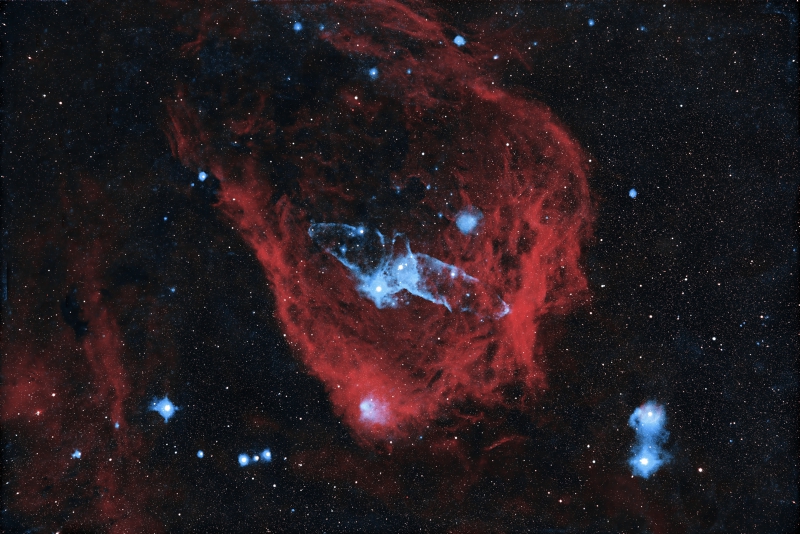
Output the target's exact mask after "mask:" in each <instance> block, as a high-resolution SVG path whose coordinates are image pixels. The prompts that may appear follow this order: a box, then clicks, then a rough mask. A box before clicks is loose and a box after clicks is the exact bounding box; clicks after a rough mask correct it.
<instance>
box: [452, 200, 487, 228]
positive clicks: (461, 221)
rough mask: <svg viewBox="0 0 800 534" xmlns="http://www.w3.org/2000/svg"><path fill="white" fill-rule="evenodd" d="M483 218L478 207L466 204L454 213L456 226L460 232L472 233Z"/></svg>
mask: <svg viewBox="0 0 800 534" xmlns="http://www.w3.org/2000/svg"><path fill="white" fill-rule="evenodd" d="M481 219H483V214H482V213H481V211H480V210H479V209H478V208H475V207H472V206H468V207H466V208H464V209H462V210H461V211H459V212H458V215H456V226H458V229H459V230H460V231H461V233H462V234H472V233H474V232H475V230H476V229H477V228H478V224H479V223H480V222H481Z"/></svg>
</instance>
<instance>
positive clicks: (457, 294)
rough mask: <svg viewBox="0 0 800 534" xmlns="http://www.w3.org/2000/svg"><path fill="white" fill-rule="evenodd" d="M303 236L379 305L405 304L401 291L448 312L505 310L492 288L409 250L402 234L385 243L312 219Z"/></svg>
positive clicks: (371, 234)
mask: <svg viewBox="0 0 800 534" xmlns="http://www.w3.org/2000/svg"><path fill="white" fill-rule="evenodd" d="M308 235H309V236H310V237H311V238H312V239H313V240H314V242H315V243H317V244H318V245H319V246H321V247H322V248H324V249H325V251H326V252H328V253H329V254H331V255H332V256H333V257H335V258H336V259H338V260H339V261H340V262H341V263H342V264H343V265H344V266H345V267H347V269H348V270H349V271H350V274H351V275H352V276H353V277H354V278H355V282H356V289H357V290H358V292H359V293H360V294H361V295H362V296H364V297H366V298H368V299H370V300H372V301H373V302H374V303H375V305H376V306H377V307H378V308H379V309H383V308H387V307H389V308H395V307H397V306H398V305H399V304H400V303H401V302H407V300H404V299H402V295H399V294H400V293H401V292H403V291H405V292H408V293H410V294H412V295H415V296H417V297H420V298H423V299H425V300H428V301H430V302H433V303H435V304H440V305H442V306H444V307H445V308H447V309H448V310H449V311H453V308H455V309H456V310H458V311H462V312H471V313H475V314H477V315H481V316H493V317H495V318H500V317H503V316H504V315H506V314H508V312H509V311H510V308H509V307H508V304H506V303H505V302H503V300H502V299H501V298H500V297H499V296H498V295H497V293H496V292H495V291H493V290H491V289H490V288H488V287H486V286H485V285H484V284H483V283H482V282H481V281H480V280H478V279H477V278H474V277H472V276H470V275H468V274H467V273H466V272H464V271H463V270H462V269H459V268H458V267H456V266H454V265H450V264H447V263H444V262H443V261H440V260H437V259H436V258H433V257H431V256H428V255H427V254H417V253H414V252H411V248H410V246H409V244H408V240H407V239H406V238H405V236H403V235H402V234H395V236H394V238H393V239H392V242H391V243H387V242H386V240H385V239H384V236H383V234H381V233H380V232H379V231H377V230H371V229H366V228H364V227H355V226H350V225H348V224H337V223H318V224H312V225H311V227H310V228H309V230H308ZM481 297H483V298H481Z"/></svg>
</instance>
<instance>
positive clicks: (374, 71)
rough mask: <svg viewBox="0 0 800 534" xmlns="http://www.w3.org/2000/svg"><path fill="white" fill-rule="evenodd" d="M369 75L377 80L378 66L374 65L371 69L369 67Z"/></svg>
mask: <svg viewBox="0 0 800 534" xmlns="http://www.w3.org/2000/svg"><path fill="white" fill-rule="evenodd" d="M369 77H370V78H372V79H373V80H375V79H376V78H377V77H378V68H377V67H372V68H371V69H369Z"/></svg>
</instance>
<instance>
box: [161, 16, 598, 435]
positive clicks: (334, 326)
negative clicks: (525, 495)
mask: <svg viewBox="0 0 800 534" xmlns="http://www.w3.org/2000/svg"><path fill="white" fill-rule="evenodd" d="M278 9H284V12H285V13H284V14H285V15H286V16H292V17H296V18H297V20H300V19H302V20H303V24H304V25H305V27H306V28H311V29H313V32H314V33H315V36H314V37H313V38H314V39H316V40H318V41H319V45H318V47H322V48H324V50H326V51H327V52H326V53H327V54H335V55H337V57H338V58H344V59H343V61H349V62H350V63H349V64H351V65H353V64H354V65H358V66H359V67H358V68H359V69H362V70H363V73H362V74H361V75H358V74H356V75H355V76H351V77H350V78H348V79H343V78H341V77H340V78H338V81H335V82H331V83H327V82H325V81H324V80H322V81H319V84H320V85H321V86H323V88H322V89H319V91H321V92H324V95H325V98H324V99H321V98H313V97H308V98H303V97H300V98H299V99H298V100H297V101H296V102H295V103H293V104H292V105H293V107H292V109H291V117H290V118H289V119H287V118H286V116H285V115H286V114H287V113H288V112H287V111H286V109H282V108H281V106H280V99H279V94H281V91H283V92H285V91H286V90H287V89H286V83H287V82H286V81H283V80H282V81H281V82H280V84H282V85H281V88H279V87H278V85H279V83H278V82H277V81H275V83H260V84H259V85H258V86H257V87H255V88H254V89H253V94H255V95H256V96H257V97H256V98H249V99H244V100H240V101H238V102H234V103H232V104H230V106H229V108H228V109H221V110H220V109H218V110H216V112H215V113H214V114H211V113H208V112H207V111H206V112H205V113H204V112H203V111H204V110H203V105H202V104H201V101H202V97H203V96H204V91H209V92H210V91H211V90H212V89H211V88H208V89H204V88H202V87H195V86H192V87H189V86H179V87H178V88H177V93H176V96H175V98H174V100H173V101H172V102H169V103H168V110H169V121H168V124H167V126H166V128H165V131H166V133H167V136H168V138H169V140H170V144H171V148H172V151H173V155H174V156H175V157H176V158H178V159H179V160H180V161H181V162H182V163H183V164H184V165H185V166H187V167H189V168H191V169H192V170H193V171H203V172H207V173H209V174H211V175H213V176H214V177H215V178H216V179H218V180H219V182H220V185H219V191H218V197H217V198H218V202H217V208H218V210H219V212H220V213H221V214H223V215H224V216H225V217H227V218H228V219H229V220H230V221H231V223H232V225H234V226H235V228H236V229H237V230H238V232H239V233H240V235H241V236H242V238H243V239H244V240H245V241H246V242H247V243H248V244H249V246H250V247H251V248H252V250H253V252H254V253H255V255H256V257H257V258H258V261H259V262H260V263H261V265H262V266H263V268H264V273H265V275H266V279H267V280H268V282H269V285H270V288H271V290H272V292H273V294H274V298H275V313H276V316H277V318H278V319H279V321H280V323H281V325H282V328H283V330H284V333H285V335H286V338H287V340H288V341H289V343H290V344H291V346H292V348H293V350H294V352H295V354H296V356H297V357H298V358H299V359H300V360H301V361H302V363H303V364H304V366H305V368H306V370H307V371H308V372H309V373H310V374H312V375H313V376H315V377H316V378H318V379H319V380H320V381H322V382H323V383H324V385H325V387H326V390H327V392H328V394H329V396H330V400H331V401H332V404H333V407H334V410H335V412H336V415H337V416H338V417H341V419H342V420H343V421H344V423H345V424H346V425H347V426H348V427H349V428H350V429H351V432H352V434H353V435H354V436H355V437H356V439H357V440H359V441H360V442H361V443H362V444H364V445H380V444H386V443H388V442H393V443H395V444H397V443H398V442H402V441H403V440H407V439H410V438H413V437H415V436H417V435H418V434H419V433H421V432H424V431H425V429H426V428H429V427H430V426H431V423H432V422H433V421H436V420H441V419H448V418H450V417H451V416H452V415H453V414H454V413H456V412H459V411H460V410H462V409H463V407H464V406H467V405H470V406H472V405H475V406H479V407H482V408H486V409H492V408H498V407H521V408H523V409H524V408H525V407H526V406H530V405H531V404H532V403H535V400H536V398H537V396H539V395H540V393H541V392H542V391H543V390H544V389H545V388H546V387H547V377H546V376H545V370H544V369H545V368H544V365H543V361H544V357H545V354H544V353H543V348H542V342H541V339H540V338H541V336H540V333H539V332H540V326H541V324H542V322H543V320H545V319H546V318H547V317H548V316H551V315H556V314H563V313H565V312H566V311H568V310H570V309H572V308H574V306H575V304H576V303H580V302H581V301H582V299H584V298H585V296H586V290H587V281H586V277H585V275H584V273H583V271H582V268H581V264H580V258H581V248H582V245H583V244H584V243H585V242H586V240H587V239H588V238H589V237H590V235H591V227H592V221H593V213H592V207H591V201H590V192H589V187H588V183H587V173H588V162H587V157H586V155H585V153H584V152H583V150H582V149H581V147H580V146H579V144H578V143H577V142H576V140H575V139H574V138H573V137H572V136H571V135H570V134H569V132H568V131H567V129H566V128H565V127H564V126H563V125H562V124H561V123H560V121H559V120H558V119H557V118H556V117H555V116H554V114H553V113H552V111H551V110H550V109H548V108H547V107H546V106H545V105H543V104H541V103H538V102H535V101H533V100H531V99H530V98H527V97H526V96H525V95H522V94H518V93H516V92H514V91H511V90H508V89H504V88H502V87H501V84H500V83H499V81H498V80H496V79H495V78H494V77H493V75H492V73H491V72H490V71H489V70H487V69H486V68H483V67H482V65H485V64H487V63H488V60H489V58H490V57H491V54H492V53H495V52H493V51H490V50H489V48H488V46H486V45H480V44H475V43H471V42H467V44H466V46H457V45H456V44H454V35H455V33H454V31H453V30H452V29H451V28H450V27H449V26H448V25H447V24H445V23H443V22H438V21H437V20H436V17H435V13H433V12H432V11H430V10H427V8H425V7H424V6H423V5H421V4H420V5H416V4H414V5H407V4H401V3H398V2H388V1H387V2H350V3H347V4H339V3H332V4H326V5H325V7H324V8H323V6H322V5H318V6H311V7H307V8H305V11H304V12H302V13H301V16H298V14H297V13H298V9H300V10H301V11H302V8H300V7H298V6H291V10H290V8H289V7H284V8H280V7H279V8H278ZM426 10H427V11H426ZM287 20H288V19H287ZM205 24H206V25H207V26H208V27H209V28H210V27H211V26H213V25H214V21H213V20H212V19H208V20H206V21H205ZM220 27H221V26H219V25H218V26H217V28H220ZM215 31H217V35H216V36H215V37H214V39H217V40H219V39H225V38H227V39H231V38H232V37H236V38H237V39H238V43H239V45H240V46H247V43H248V40H249V41H250V42H253V41H256V40H257V39H259V38H261V37H259V35H256V32H255V31H250V27H249V26H247V25H245V24H244V23H242V24H241V25H237V24H235V23H230V24H229V25H228V26H227V27H226V28H225V29H224V30H219V29H217V30H215ZM309 31H310V30H309ZM220 32H223V33H226V34H227V37H221V36H220V35H219V33H220ZM248 32H250V33H248ZM208 35H209V34H208V33H206V32H205V31H201V32H200V35H199V37H198V38H197V40H195V41H193V42H192V43H189V44H188V45H187V46H186V47H185V49H184V52H185V53H186V54H187V55H193V54H195V53H197V51H198V50H200V49H201V48H202V47H203V46H205V43H206V42H207V40H208V39H210V37H208ZM309 62H310V61H309ZM309 68H311V67H309ZM233 83H246V80H245V81H243V80H242V79H241V78H240V79H238V80H235V81H234V82H233ZM297 83H298V84H300V83H301V82H300V81H297ZM254 85H255V84H254ZM231 87H232V86H231ZM213 90H214V91H219V90H220V89H219V87H215V88H213ZM297 91H303V89H302V88H298V89H297ZM224 92H225V89H223V93H224ZM225 98H228V95H226V96H225ZM232 98H233V97H231V99H232ZM397 132H399V133H397ZM399 137H402V138H403V139H404V144H403V147H402V148H403V150H402V151H400V154H401V155H400V156H399V157H398V156H397V155H396V154H397V153H398V151H397V150H394V151H393V150H390V149H389V148H387V147H392V146H396V144H395V145H392V141H397V139H398V138H399ZM230 139H235V140H237V143H239V146H240V147H241V148H242V149H240V150H231V149H230V147H229V145H230V143H229V142H223V140H225V141H229V140H230ZM287 175H291V184H290V186H287V185H286V184H287V181H288V178H287ZM412 193H413V195H412ZM391 194H396V195H397V198H398V199H399V200H398V201H397V202H396V203H392V202H388V203H387V202H386V201H385V199H386V198H392V197H391ZM408 198H413V202H409V201H408ZM382 199H383V200H382ZM381 202H383V204H382V206H384V207H382V208H381V211H380V212H370V211H369V207H370V204H371V203H374V204H380V203H381ZM365 206H366V207H365ZM464 210H479V212H480V213H481V214H482V219H481V220H480V225H479V226H478V228H477V229H476V231H474V232H470V233H463V232H462V231H459V228H458V226H457V225H456V217H457V214H458V213H463V211H464ZM313 223H336V224H348V225H353V226H358V225H365V226H367V227H368V228H370V229H374V230H378V231H380V232H381V233H382V234H383V235H385V236H392V235H393V234H403V235H404V236H405V237H406V238H407V239H408V243H409V246H410V248H411V249H412V250H413V251H414V252H415V253H420V254H426V255H428V256H430V257H433V258H436V259H438V260H440V261H442V262H444V263H446V264H449V265H452V266H456V267H457V268H459V269H461V270H463V271H464V272H466V273H467V274H469V275H470V276H471V277H474V278H477V279H478V280H480V281H481V283H482V284H484V286H486V287H489V288H492V290H493V291H495V292H496V294H497V295H499V296H500V298H502V299H503V301H505V302H506V303H507V304H508V306H509V308H510V311H509V313H507V314H506V315H504V316H502V317H497V316H481V315H479V314H474V313H465V312H461V311H459V310H453V311H450V310H448V309H447V308H446V307H445V306H442V305H439V304H436V303H434V302H430V301H428V300H424V299H421V298H418V297H414V296H411V297H410V298H407V299H405V302H404V303H403V304H401V305H398V306H397V307H384V308H382V309H379V308H378V307H377V306H376V304H375V302H373V301H372V300H370V299H368V298H365V297H364V296H363V295H362V294H360V293H359V291H358V289H357V286H356V280H354V279H353V277H352V272H351V271H349V270H348V269H347V268H346V267H345V266H344V265H343V264H342V263H341V262H340V261H337V260H336V258H334V257H332V256H331V254H329V253H328V252H326V250H324V249H323V248H321V247H320V246H319V245H318V244H317V243H315V242H314V241H313V240H312V239H311V238H310V237H309V228H310V227H311V225H312V224H313ZM464 421H465V423H464V424H468V421H467V420H466V419H464Z"/></svg>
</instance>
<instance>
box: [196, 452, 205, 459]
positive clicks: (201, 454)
mask: <svg viewBox="0 0 800 534" xmlns="http://www.w3.org/2000/svg"><path fill="white" fill-rule="evenodd" d="M203 456H205V453H204V452H203V451H197V457H198V458H202V457H203Z"/></svg>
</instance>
